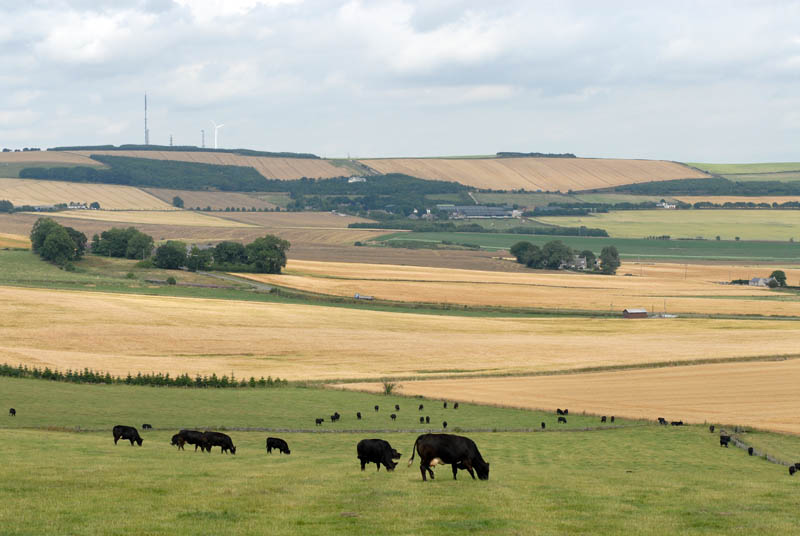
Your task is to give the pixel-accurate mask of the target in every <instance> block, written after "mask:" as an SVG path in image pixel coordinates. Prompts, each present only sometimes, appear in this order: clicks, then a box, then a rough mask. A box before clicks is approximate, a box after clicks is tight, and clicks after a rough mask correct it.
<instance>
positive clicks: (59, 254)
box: [30, 218, 87, 267]
mask: <svg viewBox="0 0 800 536" xmlns="http://www.w3.org/2000/svg"><path fill="white" fill-rule="evenodd" d="M30 239H31V248H32V249H33V251H34V253H38V254H39V256H40V257H41V258H42V259H44V260H46V261H50V262H52V263H55V264H57V265H59V266H62V267H71V266H72V264H71V262H72V261H76V260H78V259H80V258H81V257H83V254H84V253H85V252H86V243H87V240H86V235H85V234H83V233H82V232H80V231H77V230H75V229H73V228H72V227H66V226H64V225H61V224H59V223H57V222H56V221H55V220H54V219H52V218H39V219H38V220H36V223H34V224H33V228H32V229H31V234H30Z"/></svg>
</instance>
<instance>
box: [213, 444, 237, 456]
mask: <svg viewBox="0 0 800 536" xmlns="http://www.w3.org/2000/svg"><path fill="white" fill-rule="evenodd" d="M208 450H211V449H208ZM231 454H236V447H234V446H233V445H231Z"/></svg>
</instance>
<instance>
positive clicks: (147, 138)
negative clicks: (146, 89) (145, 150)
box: [144, 93, 150, 145]
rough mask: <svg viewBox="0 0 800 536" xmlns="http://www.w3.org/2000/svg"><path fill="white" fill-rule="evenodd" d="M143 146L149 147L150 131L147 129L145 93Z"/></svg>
mask: <svg viewBox="0 0 800 536" xmlns="http://www.w3.org/2000/svg"><path fill="white" fill-rule="evenodd" d="M144 144H145V145H150V129H148V128H147V93H145V94H144Z"/></svg>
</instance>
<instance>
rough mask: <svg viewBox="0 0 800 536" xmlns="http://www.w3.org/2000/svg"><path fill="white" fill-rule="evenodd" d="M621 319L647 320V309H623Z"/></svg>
mask: <svg viewBox="0 0 800 536" xmlns="http://www.w3.org/2000/svg"><path fill="white" fill-rule="evenodd" d="M622 318H647V309H624V310H623V311H622Z"/></svg>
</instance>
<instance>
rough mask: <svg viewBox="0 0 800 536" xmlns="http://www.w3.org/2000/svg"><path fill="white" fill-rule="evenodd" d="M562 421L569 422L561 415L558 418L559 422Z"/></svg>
mask: <svg viewBox="0 0 800 536" xmlns="http://www.w3.org/2000/svg"><path fill="white" fill-rule="evenodd" d="M561 423H564V424H567V419H565V418H564V417H559V418H558V424H561Z"/></svg>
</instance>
